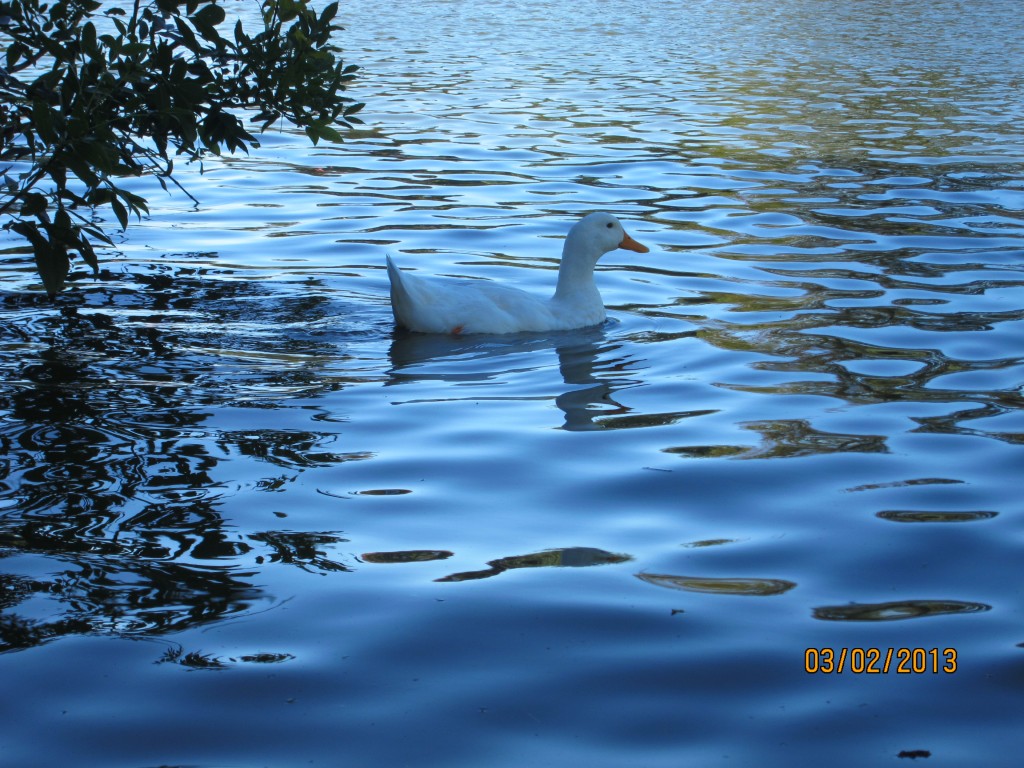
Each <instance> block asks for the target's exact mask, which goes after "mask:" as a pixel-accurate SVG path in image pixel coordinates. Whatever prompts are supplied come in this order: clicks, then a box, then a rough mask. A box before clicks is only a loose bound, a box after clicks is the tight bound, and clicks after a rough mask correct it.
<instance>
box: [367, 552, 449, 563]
mask: <svg viewBox="0 0 1024 768" xmlns="http://www.w3.org/2000/svg"><path fill="white" fill-rule="evenodd" d="M453 554H454V552H449V551H447V550H444V549H410V550H406V551H404V552H367V553H365V554H364V555H363V560H364V561H366V562H367V563H422V562H426V561H429V560H447V559H448V558H449V557H451V556H452V555H453Z"/></svg>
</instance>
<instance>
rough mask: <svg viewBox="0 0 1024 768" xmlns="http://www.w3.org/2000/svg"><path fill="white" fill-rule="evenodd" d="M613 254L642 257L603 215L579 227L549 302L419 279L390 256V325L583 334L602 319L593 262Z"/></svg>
mask: <svg viewBox="0 0 1024 768" xmlns="http://www.w3.org/2000/svg"><path fill="white" fill-rule="evenodd" d="M616 248H626V249H628V250H632V251H637V252H638V253H646V252H647V250H648V249H647V248H646V247H645V246H643V245H641V244H640V243H638V242H636V241H635V240H633V238H631V237H630V236H629V235H627V234H626V232H625V230H624V229H623V228H622V224H620V223H619V220H618V219H616V218H615V217H614V216H612V215H610V214H607V213H592V214H590V215H588V216H585V217H584V218H582V219H581V220H580V221H578V222H577V223H576V224H575V225H574V226H573V228H572V229H571V230H569V234H568V236H567V237H566V239H565V245H564V247H563V249H562V261H561V263H560V265H559V268H558V285H557V287H556V289H555V293H554V295H553V296H551V297H550V298H543V297H540V296H536V295H534V294H532V293H528V292H527V291H523V290H520V289H519V288H513V287H511V286H508V285H503V284H500V283H494V282H491V281H487V280H465V279H455V278H439V277H422V276H420V275H414V274H409V273H408V272H403V271H401V270H400V269H398V267H397V266H396V265H395V263H394V262H393V261H392V260H391V257H390V256H389V257H388V259H387V267H388V278H389V279H390V281H391V307H392V310H393V312H394V315H395V322H396V323H397V324H398V325H400V326H402V327H404V328H408V329H409V330H411V331H418V332H420V333H448V334H467V333H523V332H544V331H562V330H570V329H573V328H585V327H587V326H591V325H598V324H599V323H602V322H604V319H605V317H606V316H607V314H606V312H605V308H604V302H603V301H602V300H601V294H600V293H599V292H598V290H597V285H596V283H595V282H594V266H595V265H596V264H597V260H598V259H599V258H601V256H603V255H604V254H606V253H608V252H609V251H613V250H615V249H616Z"/></svg>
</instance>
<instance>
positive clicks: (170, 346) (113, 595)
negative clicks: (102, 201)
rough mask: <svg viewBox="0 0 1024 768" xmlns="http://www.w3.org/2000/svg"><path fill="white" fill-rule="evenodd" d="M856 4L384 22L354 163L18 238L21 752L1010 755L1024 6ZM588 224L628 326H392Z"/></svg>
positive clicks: (373, 24) (229, 166)
mask: <svg viewBox="0 0 1024 768" xmlns="http://www.w3.org/2000/svg"><path fill="white" fill-rule="evenodd" d="M826 5H827V6H828V11H827V12H825V11H823V10H822V7H823V6H822V5H821V4H818V3H816V4H813V9H811V8H810V6H809V5H808V4H807V3H803V2H798V1H797V0H785V1H784V2H775V3H770V4H769V3H764V2H752V3H714V4H710V3H705V4H669V5H668V6H665V5H659V6H654V5H645V4H641V3H627V2H625V1H624V0H621V1H620V0H614V1H613V2H606V3H601V4H599V5H597V4H587V3H584V4H583V5H582V6H580V5H579V4H577V5H576V6H573V7H572V10H571V11H567V10H566V8H568V6H565V5H564V4H558V3H549V2H534V3H511V2H494V3H484V4H480V3H467V2H461V0H459V1H457V2H451V3H444V4H436V3H431V4H427V3H410V4H405V5H402V6H385V5H383V4H378V3H372V2H353V3H349V4H347V6H346V9H347V10H346V13H348V14H349V16H348V21H347V25H348V27H349V32H348V33H347V36H346V38H345V39H344V40H343V41H342V42H343V44H344V45H345V46H346V49H347V51H348V56H349V58H350V59H352V60H353V61H356V62H358V63H360V64H362V65H363V66H364V68H365V70H364V73H363V78H362V79H361V80H360V81H358V89H360V90H359V91H358V94H357V95H358V96H359V98H360V99H364V100H365V101H366V102H367V104H368V107H367V110H366V115H365V117H366V119H367V122H368V125H367V127H366V130H365V131H362V132H360V133H358V134H356V135H354V136H352V137H351V140H350V141H349V142H347V143H346V144H345V145H344V146H342V147H325V146H323V145H321V146H320V147H317V148H315V149H314V148H310V147H308V146H307V145H306V144H305V142H304V140H303V139H302V138H301V137H296V136H293V135H291V134H287V133H282V134H269V135H267V136H266V137H265V141H264V145H265V146H264V149H263V151H261V152H260V153H257V154H254V155H253V156H252V157H231V158H225V159H224V160H223V161H218V162H210V163H209V164H208V165H207V173H206V174H205V175H204V176H199V175H198V174H195V173H194V172H191V171H186V172H185V174H184V175H183V181H184V182H185V184H186V186H187V187H188V188H189V189H190V190H191V191H192V192H193V193H194V194H195V195H196V196H197V197H198V198H199V199H200V201H201V204H200V206H199V207H198V209H195V210H193V209H191V208H190V207H189V203H188V201H187V200H185V199H181V198H170V199H168V198H165V197H162V196H160V195H161V194H162V193H160V192H159V191H158V190H156V189H152V190H147V189H145V188H144V187H142V186H140V190H141V191H143V192H148V193H149V194H151V196H152V199H151V203H152V205H151V207H152V208H153V216H152V217H151V218H150V219H148V220H146V221H144V222H141V223H139V224H138V225H136V226H133V227H132V228H130V229H129V231H128V233H127V236H126V237H125V239H124V242H123V243H120V244H119V246H120V247H119V252H118V253H115V254H108V255H107V256H106V259H105V261H104V267H105V270H106V271H105V274H104V275H103V277H102V279H100V280H93V279H92V278H90V277H88V276H87V275H86V274H85V273H84V272H83V273H81V274H79V275H78V279H77V280H76V281H75V283H74V287H73V289H72V290H70V291H69V292H68V293H67V295H65V296H64V297H62V299H61V301H60V302H59V304H58V305H57V306H56V307H53V306H51V305H49V304H48V303H47V302H46V301H45V300H44V299H42V298H41V297H39V296H38V291H37V290H36V286H35V278H34V276H33V274H32V268H31V263H30V260H29V259H28V257H27V256H26V255H25V254H24V253H23V252H21V251H19V250H17V248H16V247H15V246H14V244H12V243H10V242H9V241H3V242H2V243H0V247H2V248H3V249H4V251H3V253H4V256H3V262H2V264H0V271H2V275H3V291H2V292H0V308H2V312H3V315H4V323H3V324H2V325H0V349H3V350H4V355H3V357H2V359H0V360H2V362H0V375H2V381H0V448H2V451H0V453H2V456H0V588H2V591H0V649H3V650H5V651H7V653H4V654H2V655H0V676H2V678H3V679H4V680H5V682H6V684H7V686H9V688H8V689H9V690H12V691H16V692H17V696H16V698H17V702H18V706H14V705H12V703H11V701H8V704H7V705H6V706H4V705H0V723H3V725H0V734H2V735H3V739H2V740H0V762H6V763H10V764H11V765H55V764H65V765H68V764H74V765H80V766H91V765H96V766H100V765H103V766H111V765H115V766H145V765H158V764H159V765H169V764H189V765H202V766H204V767H206V768H213V767H214V766H219V765H228V764H231V765H238V764H246V765H249V764H253V765H256V764H274V765H293V764H294V765H298V764H308V763H309V762H310V761H316V762H319V763H323V764H329V765H333V764H338V763H339V760H347V761H348V762H350V763H351V764H354V765H366V764H378V763H380V764H383V763H389V764H391V763H394V764H405V765H437V766H452V765H466V766H470V765H485V764H486V765H488V766H501V765H511V764H512V762H513V760H514V761H515V762H517V763H529V764H536V765H549V764H554V763H556V762H558V763H562V762H566V761H567V760H572V761H582V762H586V763H589V764H591V765H598V766H602V765H608V766H612V765H615V766H620V765H651V766H662V765H664V766H678V765H680V764H695V765H696V764H700V765H714V764H718V763H724V762H729V763H731V764H743V765H789V764H793V763H794V762H806V761H808V760H822V759H824V758H825V757H826V756H827V759H828V761H829V762H830V763H832V764H835V765H838V766H846V765H849V766H862V765H865V764H877V763H884V762H885V761H887V760H888V761H894V760H898V759H900V758H899V757H898V755H899V753H900V752H905V751H908V750H909V751H912V750H927V751H929V752H930V753H931V756H930V758H929V765H930V764H932V763H934V764H935V765H953V766H961V765H963V766H967V765H977V764H978V761H979V760H982V761H983V762H984V763H985V764H986V765H995V766H999V765H1007V766H1009V765H1014V764H1015V761H1016V751H1015V747H1016V745H1017V739H1018V735H1017V734H1018V731H1019V726H1018V725H1017V719H1018V718H1017V717H1016V713H1017V712H1018V711H1019V703H1020V690H1021V688H1020V685H1021V682H1022V680H1021V663H1022V660H1024V656H1022V655H1021V654H1022V653H1024V651H1022V650H1021V647H1020V645H1021V643H1024V628H1022V627H1021V625H1020V621H1019V612H1020V611H1019V603H1020V600H1019V594H1018V590H1017V589H1016V587H1015V586H1014V585H1015V583H1016V582H1015V579H1014V574H1015V573H1016V572H1017V568H1018V563H1019V562H1020V547H1021V543H1022V542H1024V525H1022V518H1021V510H1020V504H1019V502H1018V496H1019V488H1018V487H1019V477H1020V469H1021V466H1022V463H1021V461H1022V454H1021V450H1022V445H1021V444H1022V443H1024V419H1022V413H1024V354H1022V348H1024V347H1022V343H1021V339H1022V338H1024V336H1022V331H1024V301H1022V298H1024V266H1022V265H1024V225H1022V223H1021V211H1022V210H1024V173H1022V171H1021V168H1022V163H1024V135H1022V134H1021V132H1020V125H1021V124H1022V117H1024V115H1022V114H1021V111H1022V110H1021V105H1022V104H1024V99H1022V98H1021V96H1022V93H1021V87H1022V85H1021V84H1022V83H1024V79H1022V77H1024V72H1022V71H1021V70H1022V67H1024V65H1022V62H1024V55H1022V54H1024V51H1021V50H1020V48H1021V45H1022V42H1021V41H1022V40H1024V34H1021V33H1022V32H1024V29H1022V28H1021V25H1022V23H1024V22H1022V20H1021V19H1022V16H1021V14H1019V13H1017V10H1016V7H1015V6H1014V5H1013V4H1012V3H1010V2H1000V1H999V0H986V2H982V3H981V4H977V3H975V4H973V5H972V6H971V8H970V9H969V10H968V11H965V9H964V6H963V4H961V3H957V2H953V0H941V1H940V2H932V3H912V4H909V5H908V4H900V7H899V9H896V6H894V5H893V4H891V3H887V2H882V0H866V1H865V2H860V3H856V4H843V3H829V4H826ZM978 18H991V19H994V20H998V23H993V24H986V25H980V24H976V23H975V22H974V21H973V20H975V19H978ZM140 184H141V183H140ZM594 209H604V210H609V211H612V212H614V213H616V214H617V215H619V216H620V217H621V218H623V220H624V221H625V222H627V224H628V229H629V230H630V231H631V232H632V233H633V234H634V235H635V236H636V237H637V238H638V239H640V240H641V241H643V242H645V243H646V244H648V245H650V246H651V247H652V250H651V253H649V254H645V255H642V256H639V255H637V254H626V253H624V252H616V253H612V254H609V255H608V256H607V257H605V259H604V260H603V261H602V263H601V265H600V266H599V273H598V283H599V286H600V288H601V290H602V293H603V295H604V297H605V300H606V303H607V304H608V306H609V309H610V315H611V317H612V319H611V321H610V322H609V323H607V324H606V325H604V326H602V327H600V328H595V329H589V330H585V331H580V332H570V333H562V334H553V335H551V336H544V337H538V336H527V337H519V336H513V337H480V338H472V339H470V338H465V339H452V338H437V337H421V336H414V335H409V334H404V333H396V332H394V331H393V329H392V325H391V318H390V310H389V307H388V304H387V281H386V276H385V273H384V270H383V262H384V256H385V254H387V253H392V254H401V257H402V263H403V266H407V267H410V268H416V269H419V270H423V271H424V272H429V273H443V274H458V275H466V276H471V277H478V278H484V279H496V280H507V281H511V282H515V283H517V284H519V285H521V286H523V287H525V288H528V289H530V290H536V291H545V290H548V289H549V288H550V286H552V285H553V283H554V270H555V268H556V258H557V255H558V253H559V249H560V247H561V244H560V239H561V238H562V237H563V236H564V233H565V232H566V231H567V229H568V227H569V226H570V225H571V223H572V221H573V220H575V218H577V217H578V216H579V215H580V214H582V213H584V212H589V211H590V210H594ZM567 566H569V567H567ZM808 647H812V648H825V647H832V648H840V647H847V648H857V647H859V648H886V647H922V648H940V649H942V648H947V647H953V648H955V649H956V650H957V652H958V659H959V664H960V666H959V668H958V671H957V672H956V673H955V674H946V673H941V674H940V673H936V674H926V675H895V674H888V675H873V676H872V675H855V674H850V673H847V674H843V675H821V674H817V675H810V674H807V673H806V672H805V671H804V668H803V665H804V658H805V657H804V653H805V649H806V648H808ZM43 721H45V722H47V723H48V724H49V725H48V727H49V728H50V729H51V731H52V732H53V734H54V736H55V737H54V738H53V740H52V741H50V742H48V743H46V744H40V743H39V741H38V739H36V738H34V737H33V738H29V737H28V736H26V735H18V734H34V733H36V732H37V731H38V725H39V723H41V722H43Z"/></svg>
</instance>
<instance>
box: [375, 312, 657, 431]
mask: <svg viewBox="0 0 1024 768" xmlns="http://www.w3.org/2000/svg"><path fill="white" fill-rule="evenodd" d="M608 325H609V324H608V323H606V324H605V325H603V326H598V327H595V328H586V329H581V330H577V331H561V332H557V333H552V334H505V335H500V336H486V335H474V336H465V337H462V336H444V335H438V334H419V333H409V332H407V331H401V330H397V331H396V332H395V336H394V339H393V341H392V344H391V350H390V359H391V365H392V368H391V371H389V381H388V384H390V385H397V384H403V383H406V382H409V381H428V380H437V381H446V382H452V383H456V384H457V383H463V382H488V381H501V380H502V379H505V378H507V377H508V376H510V375H514V374H516V373H521V372H528V371H534V370H538V369H540V368H543V367H545V366H546V365H548V364H550V357H548V353H551V352H554V354H555V356H556V358H557V361H558V370H559V373H560V374H561V377H562V381H563V383H564V384H565V385H566V387H564V388H562V389H561V391H560V393H559V394H557V395H555V404H556V405H557V406H558V407H559V408H560V409H561V411H562V412H563V413H564V414H565V422H564V423H563V425H562V428H563V429H567V430H580V431H582V430H594V429H605V428H607V427H608V426H610V424H611V419H612V418H613V417H616V416H621V415H625V414H628V413H629V411H630V409H629V408H627V407H626V406H624V405H622V404H621V403H619V402H618V401H617V400H616V399H615V395H616V393H617V392H618V391H620V390H622V389H627V388H629V387H634V386H637V385H638V384H640V383H642V382H641V380H640V379H639V378H637V377H636V376H635V374H634V372H635V371H636V369H637V368H639V367H641V365H642V362H641V361H638V360H636V359H635V358H632V357H630V356H629V355H626V354H624V353H623V352H622V351H621V350H622V347H623V344H622V343H621V342H618V341H615V340H613V339H611V338H610V337H609V334H608V332H607V328H608Z"/></svg>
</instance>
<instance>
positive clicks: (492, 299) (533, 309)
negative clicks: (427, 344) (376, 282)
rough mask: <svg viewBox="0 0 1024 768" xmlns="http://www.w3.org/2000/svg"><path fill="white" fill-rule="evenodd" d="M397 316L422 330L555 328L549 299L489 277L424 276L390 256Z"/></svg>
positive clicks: (409, 325)
mask: <svg viewBox="0 0 1024 768" xmlns="http://www.w3.org/2000/svg"><path fill="white" fill-rule="evenodd" d="M387 266H388V278H389V279H390V281H391V307H392V309H393V311H394V314H395V321H396V322H397V323H398V324H399V325H401V326H404V327H405V328H408V329H409V330H412V331H419V332H421V333H455V334H459V333H517V332H520V331H542V330H549V329H551V327H552V325H553V323H554V322H555V321H554V317H553V314H552V311H551V307H550V302H548V301H547V300H544V299H540V298H538V297H536V296H534V295H533V294H530V293H527V292H525V291H522V290H519V289H518V288H513V287H511V286H507V285H502V284H499V283H494V282H491V281H489V280H461V279H454V278H440V277H421V276H419V275H411V274H409V273H408V272H403V271H401V270H400V269H399V268H398V267H397V266H396V265H395V263H394V261H392V260H391V257H390V256H389V257H388V258H387Z"/></svg>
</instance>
